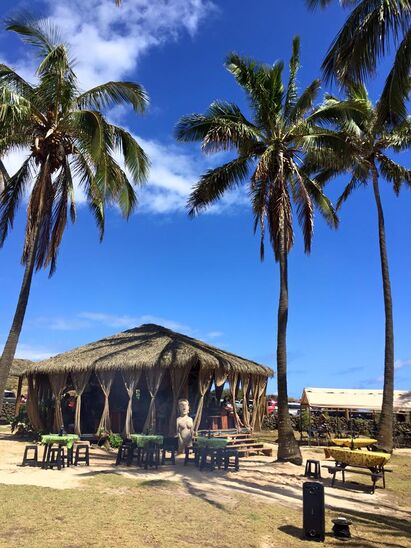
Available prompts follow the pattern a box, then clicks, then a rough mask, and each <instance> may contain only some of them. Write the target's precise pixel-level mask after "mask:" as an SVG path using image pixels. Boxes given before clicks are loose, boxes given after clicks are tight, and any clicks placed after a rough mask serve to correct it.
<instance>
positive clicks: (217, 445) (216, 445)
mask: <svg viewBox="0 0 411 548" xmlns="http://www.w3.org/2000/svg"><path fill="white" fill-rule="evenodd" d="M227 444H228V440H227V439H225V438H207V437H205V436H199V437H198V438H197V445H198V447H212V448H213V449H224V448H225V447H226V445H227Z"/></svg>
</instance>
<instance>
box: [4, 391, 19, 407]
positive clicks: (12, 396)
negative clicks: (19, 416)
mask: <svg viewBox="0 0 411 548" xmlns="http://www.w3.org/2000/svg"><path fill="white" fill-rule="evenodd" d="M3 402H5V403H12V404H15V403H16V393H15V392H14V391H13V390H5V391H4V393H3Z"/></svg>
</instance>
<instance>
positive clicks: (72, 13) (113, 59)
mask: <svg viewBox="0 0 411 548" xmlns="http://www.w3.org/2000/svg"><path fill="white" fill-rule="evenodd" d="M45 3H46V5H47V8H48V13H47V15H48V16H49V17H50V19H52V20H53V21H54V22H55V23H56V24H57V26H58V27H60V28H61V29H62V32H63V37H64V38H65V40H66V41H67V42H68V43H69V44H70V46H71V51H72V54H73V57H74V58H75V59H76V61H77V64H76V71H77V74H78V76H79V81H80V83H81V85H82V86H83V87H84V88H88V87H91V86H94V85H96V84H101V83H103V82H105V81H108V80H117V79H123V78H124V77H125V76H126V75H129V74H131V73H132V72H133V71H134V70H135V69H136V67H137V65H138V62H139V61H140V58H141V56H142V55H144V54H145V53H147V51H148V50H149V49H150V48H153V47H155V46H157V47H158V46H161V45H163V44H165V43H167V42H169V41H174V40H176V39H177V38H178V37H179V36H180V34H181V33H183V32H186V33H189V34H190V35H194V34H195V33H196V32H197V30H198V27H199V25H200V23H201V22H202V21H203V20H204V19H205V18H206V17H207V16H208V15H209V14H210V13H211V12H212V11H214V10H215V6H214V4H213V3H212V2H211V1H210V0H127V1H126V2H123V4H122V6H121V8H115V6H114V2H110V1H107V0H87V2H85V1H84V0H71V1H70V2H67V1H66V0H45Z"/></svg>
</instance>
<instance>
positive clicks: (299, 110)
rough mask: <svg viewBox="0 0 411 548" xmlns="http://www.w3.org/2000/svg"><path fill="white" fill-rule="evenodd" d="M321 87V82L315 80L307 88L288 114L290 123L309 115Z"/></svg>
mask: <svg viewBox="0 0 411 548" xmlns="http://www.w3.org/2000/svg"><path fill="white" fill-rule="evenodd" d="M320 86H321V81H320V80H314V81H313V82H311V84H310V85H309V86H308V87H307V88H305V90H304V91H303V93H302V94H301V95H300V97H299V98H298V99H297V100H296V101H295V102H294V104H293V106H292V107H291V108H290V111H289V113H288V118H289V120H290V121H295V120H297V119H298V118H302V117H303V116H304V115H305V114H307V112H308V111H309V110H311V109H312V107H313V104H314V101H315V99H316V97H317V95H318V91H319V89H320Z"/></svg>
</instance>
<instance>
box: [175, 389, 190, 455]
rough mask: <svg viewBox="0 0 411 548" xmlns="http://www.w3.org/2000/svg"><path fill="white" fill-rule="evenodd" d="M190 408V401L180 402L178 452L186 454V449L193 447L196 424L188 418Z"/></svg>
mask: <svg viewBox="0 0 411 548" xmlns="http://www.w3.org/2000/svg"><path fill="white" fill-rule="evenodd" d="M189 411H190V406H189V403H188V400H178V412H179V417H178V418H177V436H178V452H179V453H184V451H185V449H186V447H191V446H192V445H193V433H194V423H193V419H192V418H191V417H189V416H188V413H189Z"/></svg>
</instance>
